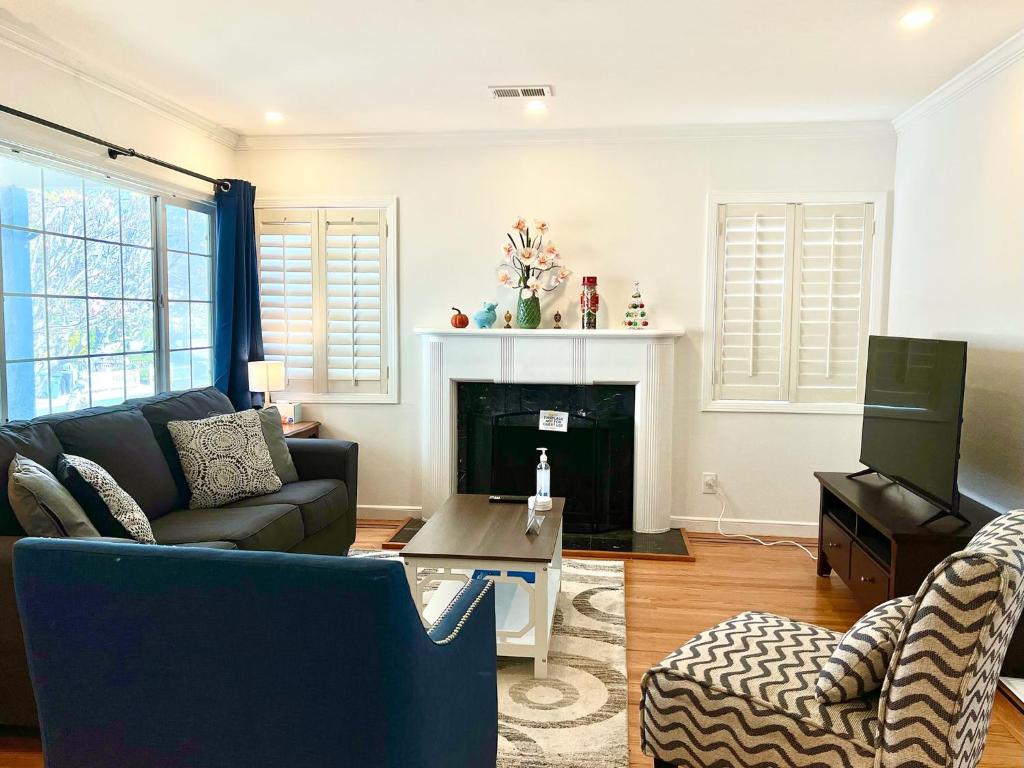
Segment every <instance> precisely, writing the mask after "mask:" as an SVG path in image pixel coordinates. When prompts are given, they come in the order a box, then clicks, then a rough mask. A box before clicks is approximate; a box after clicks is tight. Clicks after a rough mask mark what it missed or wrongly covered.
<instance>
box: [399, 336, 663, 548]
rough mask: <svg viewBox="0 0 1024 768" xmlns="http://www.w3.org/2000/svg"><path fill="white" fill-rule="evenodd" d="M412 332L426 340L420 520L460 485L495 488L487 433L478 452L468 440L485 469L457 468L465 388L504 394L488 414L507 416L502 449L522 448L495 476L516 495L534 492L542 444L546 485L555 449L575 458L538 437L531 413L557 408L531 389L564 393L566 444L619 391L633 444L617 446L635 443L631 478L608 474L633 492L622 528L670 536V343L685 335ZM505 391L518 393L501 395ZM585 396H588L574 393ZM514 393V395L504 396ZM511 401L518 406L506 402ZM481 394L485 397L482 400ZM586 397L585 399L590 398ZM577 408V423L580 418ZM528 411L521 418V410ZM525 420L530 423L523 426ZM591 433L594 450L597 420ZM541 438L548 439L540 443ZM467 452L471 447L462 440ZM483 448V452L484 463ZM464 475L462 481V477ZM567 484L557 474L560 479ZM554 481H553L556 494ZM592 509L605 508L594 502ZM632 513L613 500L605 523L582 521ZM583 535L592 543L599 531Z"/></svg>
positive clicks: (560, 460) (559, 462) (556, 467)
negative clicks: (568, 416) (547, 451)
mask: <svg viewBox="0 0 1024 768" xmlns="http://www.w3.org/2000/svg"><path fill="white" fill-rule="evenodd" d="M416 332H417V333H418V334H420V336H421V338H422V340H423V348H422V352H423V366H422V372H423V379H422V384H423V389H422V394H421V400H420V403H421V405H420V412H421V414H422V419H423V421H422V425H421V430H420V435H421V439H422V447H421V450H422V456H423V494H422V498H423V501H422V504H423V517H424V518H426V519H429V518H430V516H431V515H432V514H433V513H434V511H435V510H437V509H440V508H441V505H443V504H444V503H445V500H446V499H447V498H448V497H449V496H450V495H451V494H453V493H458V491H459V490H460V488H468V487H470V486H469V485H468V483H470V482H472V483H480V484H479V485H474V486H473V487H479V488H485V486H484V485H483V483H485V482H486V483H487V484H488V485H487V486H486V490H487V491H490V490H491V489H492V487H495V486H491V485H490V482H491V478H492V475H493V474H494V473H493V472H492V469H493V466H494V460H493V457H492V458H491V459H490V463H489V464H488V463H486V461H487V455H488V454H487V451H490V450H492V449H493V442H494V440H493V430H492V437H491V441H490V443H487V442H481V443H480V445H483V446H485V447H482V448H481V447H479V445H477V443H476V442H474V445H475V446H477V447H475V448H474V449H473V450H474V451H475V452H477V453H476V454H475V455H474V457H473V458H474V460H477V461H476V463H477V464H479V465H480V466H482V467H483V469H480V468H473V467H470V466H469V464H463V463H462V458H461V457H460V450H461V449H462V447H461V445H460V427H459V424H458V421H459V420H458V413H459V407H460V406H459V399H460V394H459V393H460V391H463V387H464V385H483V386H484V387H485V388H489V387H492V386H494V387H497V389H494V390H490V391H492V392H497V393H501V394H499V395H487V397H488V398H490V397H499V398H500V399H501V402H500V403H499V407H498V408H497V409H495V410H494V412H493V413H492V414H491V416H503V417H504V418H502V419H500V420H499V421H498V422H497V426H498V427H499V428H500V434H501V438H500V444H505V443H512V441H513V439H516V440H521V441H522V442H521V443H519V444H518V445H519V447H518V448H516V449H515V450H514V451H512V450H510V451H509V455H508V456H507V457H505V458H502V459H501V461H505V462H518V464H516V463H513V464H507V463H506V464H501V463H499V464H498V467H499V468H503V471H502V472H499V473H498V475H497V476H496V477H495V478H494V479H495V480H497V479H499V478H501V479H502V481H503V482H504V478H505V477H509V478H511V480H510V482H513V481H514V482H517V483H518V485H517V486H516V489H517V490H518V491H519V493H521V494H522V493H530V492H532V491H533V490H534V468H535V467H536V463H537V458H536V456H537V454H536V452H535V451H534V450H533V449H534V448H536V447H537V446H538V445H546V446H547V447H549V448H552V449H553V450H555V451H556V453H554V454H552V456H551V461H552V478H553V479H554V478H558V477H559V473H560V468H565V467H567V466H568V465H567V464H566V461H565V457H563V456H562V455H561V453H560V452H563V451H564V452H566V453H572V452H573V449H572V448H571V447H569V446H570V445H571V443H570V444H563V445H562V446H561V447H559V444H558V443H556V442H555V440H557V439H558V438H557V437H552V436H553V435H555V433H553V432H543V433H541V432H538V431H537V429H536V426H535V425H536V416H534V415H532V414H534V413H535V412H536V410H537V409H538V408H544V409H553V408H554V407H555V406H554V403H553V402H550V401H548V400H544V401H540V400H536V399H535V398H533V396H532V394H531V393H532V392H533V390H532V389H529V387H532V386H534V385H542V386H547V387H550V386H553V387H556V388H557V389H556V390H551V391H562V392H563V393H564V394H563V395H560V396H562V397H564V398H565V401H564V402H566V406H565V407H564V408H563V409H562V410H568V411H569V412H570V413H575V415H576V416H577V417H579V418H576V419H573V421H572V425H571V428H570V432H569V433H567V435H568V439H570V440H571V439H575V438H576V435H574V434H572V433H573V432H574V431H576V430H582V429H584V428H586V427H584V426H583V424H584V421H581V419H583V420H585V419H587V418H597V417H594V416H593V411H594V410H595V409H598V410H599V409H600V408H601V407H603V406H601V403H603V402H604V401H605V400H606V399H607V398H606V397H605V396H604V395H601V394H600V393H608V394H609V395H611V393H615V395H614V397H612V398H611V399H613V400H614V399H615V398H621V400H619V401H618V403H619V404H618V405H617V406H616V407H618V408H621V410H622V411H625V410H627V409H628V404H629V403H630V402H631V403H632V418H633V421H632V425H633V432H632V441H631V442H630V441H629V438H628V437H623V438H622V440H620V441H619V444H620V445H629V446H631V452H632V473H630V472H629V471H628V470H627V471H625V472H615V473H614V474H615V475H616V476H618V477H619V478H620V479H622V482H624V483H627V484H629V486H631V489H632V498H631V499H630V502H631V508H632V517H633V519H632V525H631V526H629V523H628V522H627V527H631V528H632V530H633V531H634V532H636V533H641V534H657V533H662V532H665V531H667V530H669V527H670V523H671V515H672V475H673V471H674V468H675V465H674V463H673V461H672V428H673V422H672V401H673V398H674V396H675V389H674V386H673V381H674V375H675V374H674V371H675V340H676V339H677V338H679V337H680V336H682V335H683V332H682V331H678V330H668V329H666V330H660V329H659V330H645V331H629V330H604V329H599V330H595V331H572V330H555V329H537V330H532V331H527V330H520V329H518V328H512V329H500V328H483V329H470V328H461V329H455V328H422V329H417V331H416ZM509 386H511V387H519V389H505V387H509ZM588 390H589V394H580V393H581V392H585V391H588ZM464 391H465V392H466V393H467V395H466V397H469V395H468V393H469V392H470V391H471V390H469V389H465V390H464ZM480 391H483V390H480ZM540 391H543V390H540ZM513 392H518V393H519V394H518V395H510V394H509V393H513ZM517 396H518V397H519V398H520V401H519V402H514V401H513V400H509V398H510V397H511V398H515V397H517ZM477 397H478V398H479V397H482V396H481V395H479V394H478V395H477ZM588 397H589V398H590V399H589V400H587V399H586V398H588ZM573 398H577V399H576V400H574V399H573ZM579 398H583V399H582V400H581V399H579ZM629 398H632V399H631V400H630V399H629ZM524 402H525V405H523V403H524ZM488 407H489V406H488ZM581 409H582V411H583V412H584V415H583V416H580V413H579V411H580V410H581ZM524 411H525V412H526V415H524V414H523V413H522V412H524ZM530 421H532V422H533V426H528V428H527V425H528V422H530ZM598 421H599V422H600V418H598ZM516 428H519V429H520V430H524V428H526V429H525V430H524V431H521V433H519V434H521V436H520V437H517V438H513V435H516V434H517V432H516V431H515V430H516ZM594 428H595V429H597V431H598V434H591V435H590V437H591V439H592V440H593V441H595V442H596V445H597V447H598V449H600V446H601V445H602V444H604V445H608V444H610V443H609V440H610V438H606V437H602V429H607V427H604V428H602V427H601V425H600V423H598V424H597V425H596V426H595V427H594ZM527 434H528V436H527ZM541 435H542V436H543V437H544V441H543V442H538V437H539V436H541ZM467 439H468V438H467ZM474 440H476V438H474ZM602 441H604V442H603V443H602ZM488 446H489V447H488ZM466 450H467V451H468V450H469V444H468V443H467V445H466ZM480 451H483V452H484V454H483V457H482V459H483V461H484V463H482V464H481V463H480V459H481V456H480V455H479V452H480ZM618 453H619V447H618V445H616V446H615V450H613V451H611V456H610V459H609V460H611V461H619V460H620V458H621V457H620V456H618ZM467 456H468V454H467ZM601 461H603V459H601V456H600V453H598V462H597V466H598V471H600V467H601V466H602V465H601V463H600V462H601ZM570 468H571V467H570ZM464 471H465V478H463V477H462V474H463V472H464ZM565 477H566V475H565V473H564V472H562V478H563V479H565ZM481 478H483V479H481ZM517 478H518V479H517ZM557 482H558V481H557V479H556V480H555V483H556V486H555V490H556V491H557V489H558V486H557ZM616 487H620V488H625V487H627V486H614V485H613V486H612V488H610V489H608V490H607V493H609V494H612V493H616V491H615V488H616ZM603 492H604V491H602V493H603ZM627 492H628V491H627ZM580 495H581V496H582V494H580ZM594 508H595V509H599V510H600V509H603V507H600V506H599V505H595V506H594ZM629 508H630V507H627V506H623V505H619V506H616V505H613V504H611V503H609V504H608V505H607V510H606V511H607V512H608V514H607V515H606V516H604V517H602V513H601V512H600V511H599V512H598V514H597V515H596V517H594V518H593V519H590V520H589V521H588V524H589V525H597V526H599V527H603V526H610V525H612V524H617V523H613V521H614V520H616V516H617V515H622V514H623V510H626V509H629ZM583 535H589V536H591V537H592V538H593V537H594V536H597V535H598V534H583Z"/></svg>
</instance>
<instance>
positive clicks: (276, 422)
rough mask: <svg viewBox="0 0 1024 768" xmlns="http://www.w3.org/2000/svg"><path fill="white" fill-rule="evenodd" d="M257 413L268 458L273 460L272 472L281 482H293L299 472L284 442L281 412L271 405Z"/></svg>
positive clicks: (297, 477)
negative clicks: (268, 453)
mask: <svg viewBox="0 0 1024 768" xmlns="http://www.w3.org/2000/svg"><path fill="white" fill-rule="evenodd" d="M257 413H259V415H260V426H261V427H263V437H264V438H265V439H266V441H267V449H268V450H269V451H270V460H271V461H273V462H274V472H276V473H277V476H278V477H280V478H281V482H282V483H285V484H287V483H294V482H295V481H296V480H298V479H299V473H298V470H296V469H295V462H294V461H292V454H291V451H289V450H288V443H287V442H285V437H284V427H283V426H282V424H281V412H280V411H279V410H277V408H275V407H274V406H272V405H271V406H269V407H267V408H262V409H260V410H259V411H257Z"/></svg>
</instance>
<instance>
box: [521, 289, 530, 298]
mask: <svg viewBox="0 0 1024 768" xmlns="http://www.w3.org/2000/svg"><path fill="white" fill-rule="evenodd" d="M519 295H520V296H522V297H523V298H524V299H532V298H533V291H531V290H530V289H529V288H523V290H521V291H520V292H519Z"/></svg>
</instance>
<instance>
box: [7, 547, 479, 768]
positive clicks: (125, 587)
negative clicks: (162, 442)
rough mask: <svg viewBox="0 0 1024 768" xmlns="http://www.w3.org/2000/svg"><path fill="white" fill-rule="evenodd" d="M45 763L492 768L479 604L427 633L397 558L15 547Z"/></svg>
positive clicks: (475, 598) (451, 614)
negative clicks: (369, 558)
mask: <svg viewBox="0 0 1024 768" xmlns="http://www.w3.org/2000/svg"><path fill="white" fill-rule="evenodd" d="M14 574H15V588H16V591H17V600H18V609H19V612H20V614H21V619H22V623H23V625H24V632H25V644H26V647H27V651H28V660H29V669H30V671H31V676H32V683H33V686H34V688H35V692H36V697H37V700H38V705H39V719H40V728H41V731H42V739H43V751H44V755H45V758H46V765H47V767H48V768H93V767H95V768H110V767H111V766H126V767H128V768H131V767H134V766H140V767H142V766H145V767H146V768H165V767H167V768H170V767H172V766H173V767H174V768H178V767H180V768H184V767H185V766H188V767H189V768H206V767H209V768H213V766H217V767H218V768H221V767H223V766H246V768H254V767H255V768H259V767H261V766H267V768H271V767H272V768H281V766H288V767H289V768H306V767H308V768H314V767H315V768H330V767H331V766H352V767H353V768H373V767H375V766H388V767H394V768H398V766H402V768H412V767H413V766H422V767H423V768H435V767H436V768H451V767H453V766H458V767H459V768H476V767H477V766H479V767H480V768H484V767H485V766H486V768H493V766H494V764H495V755H496V750H497V688H496V665H495V636H494V594H493V589H492V588H491V583H490V582H489V581H474V582H471V583H470V584H469V585H467V587H466V588H465V589H464V590H463V591H462V592H461V593H460V594H459V596H458V597H457V598H456V600H455V601H454V602H453V603H452V605H451V607H450V608H449V610H448V611H447V612H446V613H445V615H444V616H443V617H442V618H441V619H439V621H438V622H437V624H436V625H435V626H434V627H432V628H431V630H430V631H429V632H428V631H425V630H424V629H423V625H422V623H421V621H420V619H419V617H418V615H417V613H416V609H415V608H414V606H413V602H412V598H411V597H410V595H409V587H408V584H407V582H406V580H405V576H404V574H403V572H402V567H401V565H400V564H398V563H395V562H387V561H380V560H366V559H362V560H356V559H350V558H341V557H323V556H315V555H294V554H284V553H271V552H241V551H221V550H213V549H181V548H176V547H160V546H141V545H136V544H112V543H102V542H90V541H82V540H77V541H75V540H56V539H23V540H22V541H19V542H18V543H17V545H16V546H15V552H14Z"/></svg>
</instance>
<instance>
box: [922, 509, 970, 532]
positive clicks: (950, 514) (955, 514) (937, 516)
mask: <svg viewBox="0 0 1024 768" xmlns="http://www.w3.org/2000/svg"><path fill="white" fill-rule="evenodd" d="M944 517H952V518H953V519H954V520H959V521H960V525H961V527H963V526H966V525H970V524H971V521H970V520H968V519H967V518H966V517H964V516H963V515H961V514H960V513H959V512H954V511H952V510H948V509H940V510H939V511H938V512H936V513H935V514H934V515H932V516H931V517H929V518H928V519H927V520H925V521H924V522H921V523H918V526H919V527H920V528H924V527H925V526H926V525H931V524H932V523H934V522H935V521H936V520H942V519H943V518H944Z"/></svg>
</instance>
